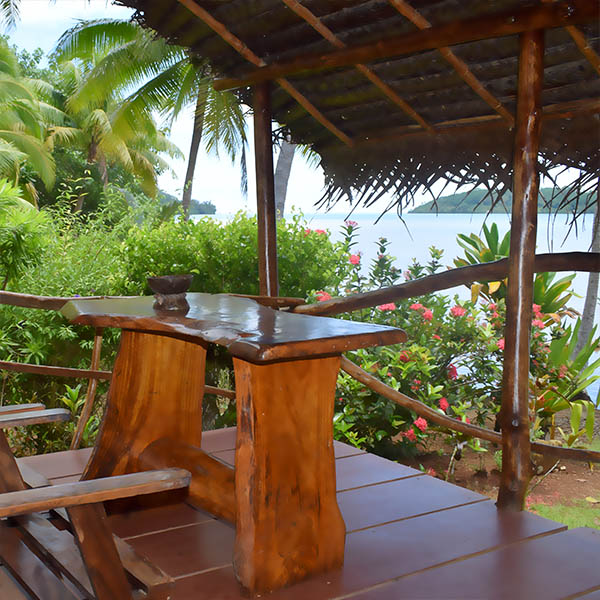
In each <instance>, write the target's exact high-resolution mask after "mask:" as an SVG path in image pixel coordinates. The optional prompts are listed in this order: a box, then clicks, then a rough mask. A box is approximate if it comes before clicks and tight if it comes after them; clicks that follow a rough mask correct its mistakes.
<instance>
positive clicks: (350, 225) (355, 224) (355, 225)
mask: <svg viewBox="0 0 600 600" xmlns="http://www.w3.org/2000/svg"><path fill="white" fill-rule="evenodd" d="M345 223H346V226H347V227H357V226H358V223H357V222H356V221H345Z"/></svg>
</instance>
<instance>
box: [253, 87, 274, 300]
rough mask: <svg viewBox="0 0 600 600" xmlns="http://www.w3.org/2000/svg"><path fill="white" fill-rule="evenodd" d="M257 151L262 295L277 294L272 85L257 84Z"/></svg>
mask: <svg viewBox="0 0 600 600" xmlns="http://www.w3.org/2000/svg"><path fill="white" fill-rule="evenodd" d="M254 154H255V167H256V205H257V220H258V277H259V284H260V285H259V287H260V294H261V296H277V293H278V282H277V227H276V224H275V223H276V219H275V212H276V211H275V184H274V180H273V177H274V174H273V142H272V134H271V86H270V84H269V83H263V84H260V85H257V86H256V87H255V88H254Z"/></svg>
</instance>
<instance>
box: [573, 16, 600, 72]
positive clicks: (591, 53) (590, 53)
mask: <svg viewBox="0 0 600 600" xmlns="http://www.w3.org/2000/svg"><path fill="white" fill-rule="evenodd" d="M565 29H566V30H567V31H568V32H569V35H570V36H571V37H572V38H573V41H574V42H575V43H576V44H577V47H578V48H579V50H581V54H583V55H584V56H585V57H586V58H587V59H588V61H589V63H590V64H591V65H592V67H594V69H595V70H596V72H597V73H598V75H600V56H599V55H598V53H597V52H596V51H595V50H594V49H593V48H592V47H591V46H590V45H589V44H588V42H587V40H586V39H585V36H584V35H583V33H581V31H579V29H577V27H574V26H572V25H571V26H569V27H565Z"/></svg>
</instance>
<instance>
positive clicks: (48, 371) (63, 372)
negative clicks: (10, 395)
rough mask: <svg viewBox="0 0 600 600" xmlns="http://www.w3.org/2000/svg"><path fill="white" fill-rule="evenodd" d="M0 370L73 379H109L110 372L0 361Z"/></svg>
mask: <svg viewBox="0 0 600 600" xmlns="http://www.w3.org/2000/svg"><path fill="white" fill-rule="evenodd" d="M0 370H2V371H12V372H13V373H32V374H34V375H47V376H48V377H73V378H74V379H89V378H90V377H95V378H96V379H103V380H108V379H110V371H91V370H90V369H74V368H71V367H53V366H51V365H32V364H29V363H18V362H11V361H9V360H0Z"/></svg>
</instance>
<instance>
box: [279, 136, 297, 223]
mask: <svg viewBox="0 0 600 600" xmlns="http://www.w3.org/2000/svg"><path fill="white" fill-rule="evenodd" d="M295 150H296V144H292V143H290V142H288V141H287V140H283V141H282V142H281V150H280V151H279V156H278V157H277V166H276V167H275V215H276V218H277V220H279V219H281V218H283V211H284V209H285V197H286V195H287V186H288V182H289V180H290V172H291V170H292V161H293V160H294V152H295Z"/></svg>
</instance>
